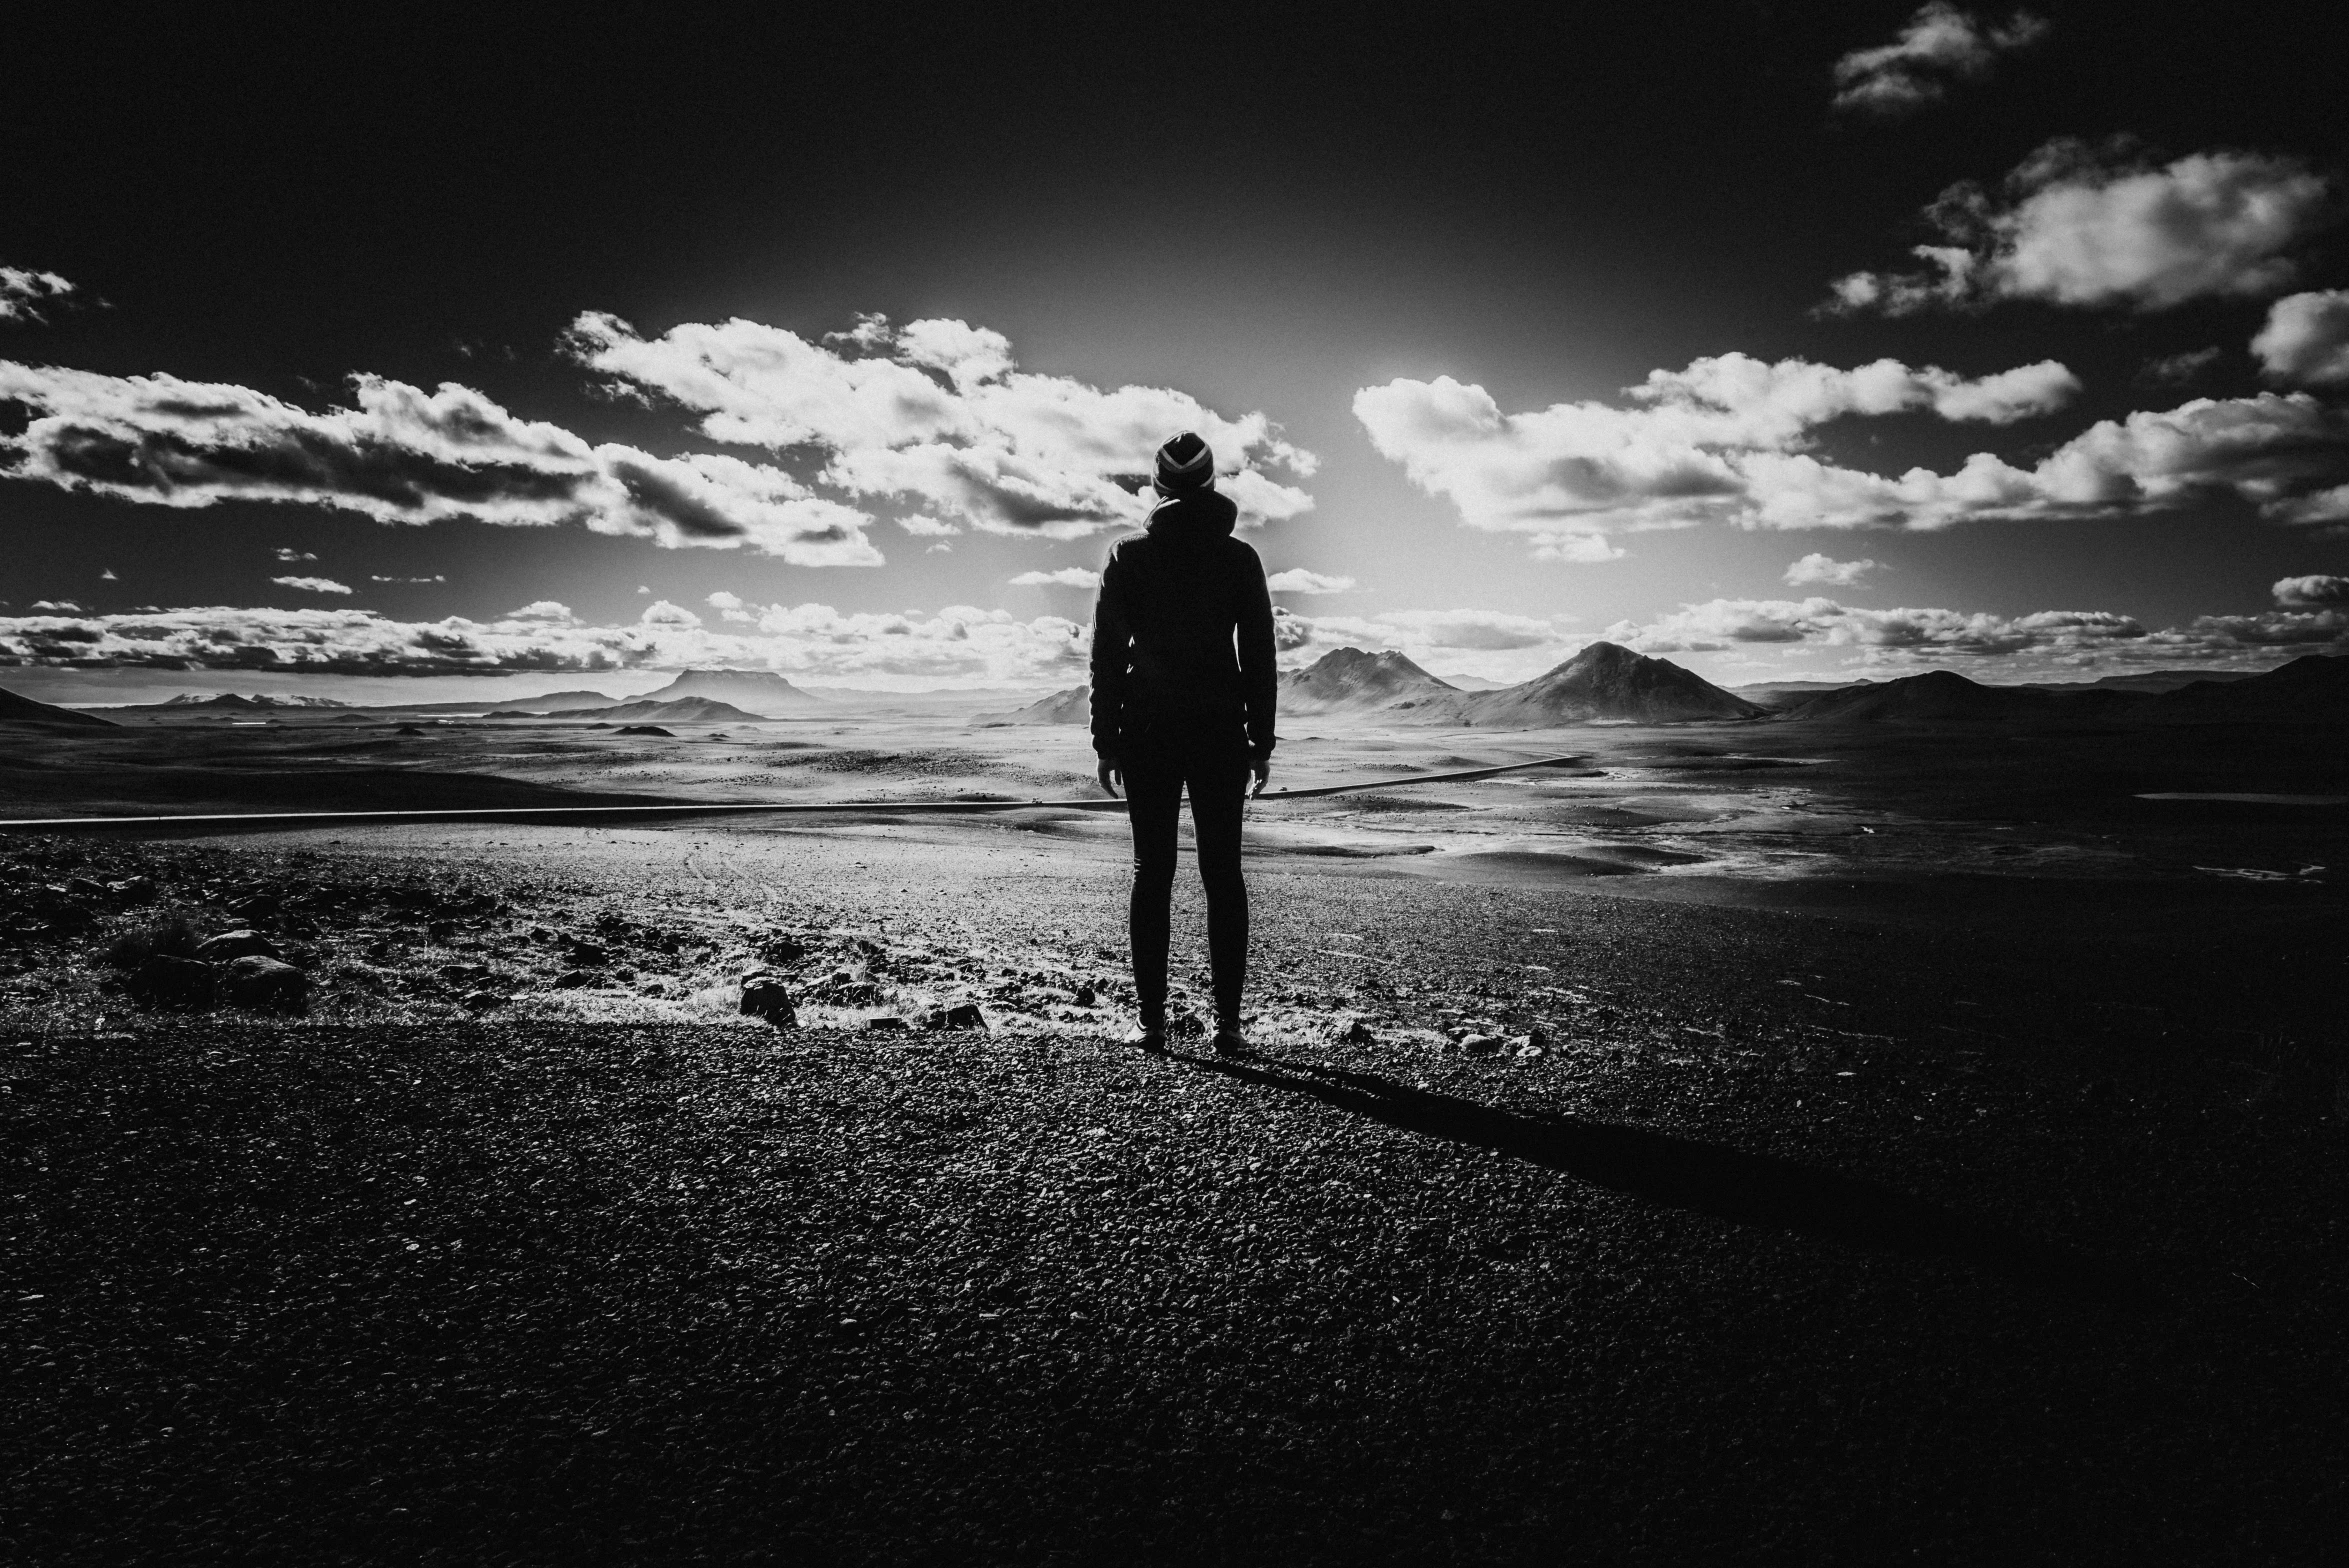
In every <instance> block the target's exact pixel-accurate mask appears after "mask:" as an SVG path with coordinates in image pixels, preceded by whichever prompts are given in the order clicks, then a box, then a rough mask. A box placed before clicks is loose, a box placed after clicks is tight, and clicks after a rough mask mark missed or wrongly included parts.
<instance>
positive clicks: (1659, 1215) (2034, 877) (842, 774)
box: [0, 704, 2349, 1564]
mask: <svg viewBox="0 0 2349 1568" xmlns="http://www.w3.org/2000/svg"><path fill="white" fill-rule="evenodd" d="M418 728H419V730H420V733H417V734H413V735H401V734H398V733H396V731H394V730H393V728H392V727H391V726H390V725H388V724H363V723H345V724H340V725H332V724H327V723H302V724H289V725H284V726H278V727H260V726H255V727H247V728H231V727H228V726H212V727H200V726H179V725H171V726H154V727H144V728H138V729H133V730H129V731H125V732H122V733H100V734H97V736H96V738H94V739H81V738H71V739H68V738H63V737H57V736H51V735H43V736H40V737H38V738H34V739H29V740H26V741H25V742H24V743H23V744H21V745H20V744H18V743H17V742H16V741H14V740H12V741H11V742H10V746H9V755H8V756H7V757H6V758H5V759H4V760H0V789H4V790H5V792H6V802H7V803H9V804H10V805H11V807H12V809H11V810H10V811H9V813H8V814H10V815H16V816H34V815H47V816H56V815H67V814H75V813H84V812H86V813H93V814H94V813H104V812H148V811H186V810H203V809H353V808H363V807H365V806H370V805H373V806H390V805H395V804H408V803H412V804H417V805H428V806H429V805H445V806H450V807H460V808H476V807H496V806H514V805H524V804H530V803H534V802H546V803H552V802H555V801H558V800H578V799H586V800H589V801H598V800H601V801H617V800H621V799H628V798H635V799H651V798H660V799H678V798H692V799H706V800H724V799H732V800H749V799H773V800H837V799H884V800H886V799H914V798H921V799H939V798H954V797H962V798H980V797H994V798H999V799H1006V800H1011V801H1028V800H1043V801H1054V800H1078V799H1081V798H1082V797H1084V796H1085V795H1086V794H1087V793H1088V792H1089V786H1090V767H1089V759H1088V757H1087V755H1086V753H1085V750H1084V742H1083V737H1082V735H1081V733H1079V732H1076V731H1073V730H1069V729H1065V728H1021V729H978V728H972V727H970V726H969V725H967V724H966V723H965V722H964V721H963V719H962V717H961V716H959V715H956V714H953V713H951V712H947V711H944V710H942V709H941V710H925V709H923V708H922V707H921V706H920V705H918V704H908V705H904V706H903V707H901V708H900V709H899V710H896V711H892V712H887V713H880V714H868V715H863V716H860V717H859V718H856V719H854V720H849V719H836V718H833V717H831V716H825V717H823V718H819V719H807V720H800V721H795V722H792V723H774V724H768V725H762V726H758V727H755V728H752V727H744V726H737V727H736V728H735V729H733V730H732V731H729V732H727V733H725V734H723V735H719V734H717V733H716V732H699V731H691V732H689V731H684V730H681V731H680V732H679V733H678V734H677V735H675V736H670V737H619V736H616V735H613V734H611V733H609V732H589V731H586V730H584V729H582V728H580V727H578V726H565V725H561V724H554V723H546V724H531V723H525V722H520V721H513V722H505V723H499V724H491V723H468V724H460V725H450V726H418ZM1286 728H1287V731H1288V733H1289V734H1290V735H1291V737H1292V738H1291V740H1290V741H1289V742H1288V743H1286V744H1285V745H1284V748H1283V751H1282V754H1281V757H1280V759H1279V761H1280V767H1279V773H1278V775H1277V776H1276V781H1275V782H1276V785H1278V784H1287V785H1291V786H1296V787H1304V786H1308V785H1313V784H1321V783H1334V782H1353V781H1359V780H1366V779H1389V778H1393V779H1399V780H1400V779H1407V777H1408V776H1409V775H1410V774H1413V773H1421V772H1436V771H1444V770H1446V769H1450V768H1463V767H1475V766H1492V765H1498V764H1502V763H1509V762H1517V761H1526V760H1532V759H1538V758H1565V759H1570V760H1566V761H1562V762H1558V763H1556V764H1555V765H1553V766H1550V767H1546V768H1541V769H1536V770H1529V771H1527V772H1523V773H1516V774H1510V775H1506V776H1504V777H1501V778H1498V779H1493V780H1488V781H1482V782H1475V783H1462V784H1452V785H1413V784H1409V783H1408V782H1402V783H1397V784H1396V785H1394V787H1392V788H1382V789H1379V790H1375V791H1371V792H1368V793H1360V794H1352V795H1342V796H1333V797H1326V798H1323V799H1320V800H1311V801H1307V800H1298V801H1290V802H1285V803H1283V802H1277V801H1272V800H1267V801H1265V802H1261V803H1259V804H1258V805H1256V806H1255V807H1253V808H1251V816H1250V828H1249V871H1250V883H1251V889H1252V895H1253V903H1254V911H1255V917H1256V921H1255V923H1256V935H1255V943H1254V955H1255V957H1254V971H1253V982H1252V988H1251V1008H1252V1013H1253V1017H1252V1019H1251V1022H1250V1032H1251V1035H1252V1038H1253V1039H1254V1040H1255V1041H1256V1042H1257V1045H1258V1047H1259V1055H1258V1056H1257V1058H1256V1059H1254V1060H1251V1061H1247V1062H1240V1063H1231V1062H1222V1061H1217V1060H1215V1059H1213V1058H1210V1057H1207V1056H1205V1055H1204V1054H1203V1053H1202V1052H1201V1050H1200V1048H1199V1041H1198V1040H1197V1039H1196V1038H1189V1037H1186V1038H1178V1039H1177V1040H1176V1041H1175V1050H1174V1053H1173V1054H1172V1055H1169V1056H1163V1057H1161V1056H1149V1055H1144V1054H1142V1053H1140V1052H1137V1051H1135V1050H1134V1049H1132V1048H1131V1047H1129V1046H1127V1045H1125V1044H1124V1043H1123V1040H1122V1036H1123V1034H1124V1032H1125V1030H1126V1029H1127V1028H1128V1027H1130V1024H1131V1013H1130V1010H1129V1008H1128V1006H1127V1003H1128V1002H1129V1001H1130V994H1129V993H1128V992H1127V991H1126V988H1125V975H1124V966H1123V957H1122V953H1123V948H1122V936H1123V933H1122V916H1123V904H1124V895H1125V886H1126V873H1125V869H1124V843H1123V834H1124V829H1123V823H1122V821H1121V820H1120V818H1119V817H1118V816H1117V815H1116V814H1115V812H1114V811H1109V812H1102V811H1095V810H1083V809H1076V808H1073V807H1055V806H1031V807H1025V808H1023V809H1019V810H1013V811H1007V812H1002V813H991V814H986V815H971V816H960V815H955V816H928V817H916V816H911V815H907V814H904V813H892V812H891V811H890V810H889V809H887V807H886V806H876V807H873V808H870V809H867V810H861V811H857V812H851V813H843V814H839V815H827V816H821V817H778V818H729V819H700V820H685V821H677V822H671V823H666V824H661V825H641V824H637V825H631V824H627V823H624V822H616V821H596V822H592V823H588V824H585V825H572V826H562V827H550V826H544V825H530V824H525V823H517V822H511V821H507V822H499V821H479V822H460V823H447V824H434V825H404V826H391V827H379V828H354V827H348V826H328V827H321V828H316V829H309V830H302V831H270V832H247V833H234V834H230V833H190V832H185V831H171V832H164V831H140V832H135V833H113V834H76V835H69V834H55V833H49V834H44V833H37V832H32V833H25V832H20V833H12V834H10V835H9V836H8V837H7V838H6V839H5V840H0V854H5V855H6V857H7V864H8V867H9V871H8V877H9V881H8V887H9V889H10V899H11V905H12V907H11V909H10V910H9V911H8V913H7V915H6V917H5V918H4V919H0V925H5V926H6V928H7V930H8V933H9V934H8V942H9V946H8V948H7V949H6V957H5V960H4V961H0V971H5V972H4V973H0V984H4V985H5V986H6V990H5V993H4V994H0V1019H4V1020H5V1021H6V1028H5V1030H0V1072H4V1073H5V1082H4V1083H0V1088H4V1089H5V1090H6V1093H5V1095H0V1117H5V1119H6V1134H5V1138H4V1140H0V1160H4V1161H5V1165H4V1166H0V1169H5V1171H6V1173H7V1180H6V1201H7V1208H8V1215H7V1218H8V1227H7V1234H8V1237H9V1240H8V1243H7V1246H6V1249H5V1259H6V1268H7V1278H6V1281H5V1283H6V1285H7V1287H8V1289H7V1292H6V1295H5V1298H0V1300H4V1302H5V1305H6V1308H7V1310H8V1311H9V1312H10V1313H11V1314H12V1315H13V1321H12V1323H11V1332H10V1335H9V1350H10V1365H9V1374H8V1375H9V1379H10V1385H9V1397H8V1407H7V1408H8V1415H7V1417H6V1419H5V1421H4V1422H0V1462H4V1464H5V1473H6V1475H7V1476H8V1478H9V1479H8V1483H7V1497H8V1503H7V1507H6V1509H5V1511H4V1512H0V1543H5V1545H6V1546H7V1547H8V1548H9V1549H10V1550H12V1551H13V1552H15V1553H17V1554H18V1555H20V1556H22V1558H23V1559H24V1560H26V1561H34V1562H42V1563H72V1562H91V1563H118V1562H150V1561H152V1562H169V1561H238V1562H252V1561H286V1562H303V1563H315V1562H329V1563H340V1562H348V1563H374V1562H403V1563H406V1562H448V1563H475V1562H566V1563H568V1562H584V1561H596V1562H602V1561H610V1562H630V1563H638V1562H644V1563H650V1562H769V1561H771V1562H787V1563H826V1562H844V1563H845V1562H857V1563H863V1562H907V1563H962V1562H973V1561H1005V1562H1069V1563H1093V1562H1101V1561H1120V1562H1170V1563H1190V1562H1230V1563H1258V1562H1279V1563H1304V1562H1333V1563H1336V1562H1364V1561H1395V1562H1413V1563H1418V1562H1464V1563H1498V1562H1529V1563H1530V1562H1544V1563H1550V1562H1568V1563H1573V1562H1590V1563H1607V1562H1653V1563H1674V1564H1678V1563H1690V1562H1778V1561H1784V1562H1804V1563H1821V1562H1871V1563H1872V1562H1883V1561H1917V1562H1951V1563H1977V1562H1978V1563H2010V1562H2036V1561H2043V1562H2063V1563H2100V1562H2145V1561H2153V1560H2172V1561H2195V1562H2206V1563H2217V1562H2245V1563H2254V1562H2256V1563H2271V1562H2299V1561H2317V1560H2322V1559H2323V1557H2324V1556H2325V1555H2327V1552H2328V1549H2329V1548H2336V1547H2337V1546H2338V1544H2339V1543H2340V1542H2341V1541H2342V1540H2343V1539H2344V1538H2345V1535H2344V1531H2345V1530H2349V1420H2345V1418H2344V1414H2343V1412H2344V1410H2349V1398H2345V1395H2349V1388H2345V1387H2344V1382H2345V1379H2349V1373H2345V1372H2344V1368H2349V1357H2345V1356H2344V1350H2349V1344H2345V1340H2349V1331H2345V1329H2344V1325H2345V1324H2349V1247H2345V1246H2344V1242H2345V1241H2349V1236H2345V1234H2344V1230H2345V1226H2349V1222H2345V1220H2344V1215H2345V1214H2349V1201H2345V1200H2349V1171H2345V1166H2344V1154H2345V1153H2349V1149H2345V1147H2344V1138H2345V1134H2349V1079H2345V1078H2344V1076H2343V1074H2344V1070H2345V1069H2349V1056H2345V1048H2344V1039H2343V1026H2342V1023H2341V1011H2340V997H2341V995H2342V990H2343V984H2342V983H2343V980H2344V978H2349V974H2345V964H2349V926H2345V925H2344V922H2343V918H2342V917H2343V915H2344V913H2349V911H2345V910H2344V907H2343V906H2344V899H2343V897H2342V893H2341V889H2342V887H2343V885H2344V874H2345V873H2349V806H2345V805H2344V803H2343V799H2342V791H2343V785H2342V782H2341V779H2342V769H2341V767H2340V764H2339V760H2338V733H2337V731H2336V730H2332V729H2328V728H2327V727H2324V726H2309V727H2306V728H2305V729H2301V728H2275V729H2261V730H2250V729H2241V728H2232V727H2177V728H2173V729H2164V730H2160V731H2149V730H2113V731H2107V732H2063V733H2059V732H2050V731H2045V730H2027V729H2011V728H2006V727H2001V726H1995V725H1984V726H1953V727H1951V728H1949V729H1945V730H1939V731H1931V732H1927V731H1908V730H1901V729H1896V728H1889V727H1887V728H1870V727H1862V726H1852V727H1845V728H1841V729H1833V728H1827V727H1823V726H1802V725H1793V724H1783V723H1780V724H1772V723H1751V724H1735V725H1689V726H1675V727H1670V728H1655V729H1640V728H1630V727H1623V728H1616V727H1596V728H1579V729H1570V730H1559V731H1551V732H1544V733H1538V734H1533V733H1523V732H1502V733H1486V732H1475V731H1444V732H1428V731H1416V732H1415V731H1410V730H1402V729H1378V728H1372V727H1368V726H1364V725H1360V724H1351V725H1349V724H1348V723H1347V722H1345V721H1341V720H1337V719H1331V720H1327V721H1316V720H1311V719H1306V720H1298V721H1292V722H1291V723H1289V724H1288V725H1287V726H1286ZM172 918H185V919H186V920H188V921H189V922H190V923H191V924H192V925H193V926H194V927H195V928H196V929H197V930H198V932H199V933H200V934H209V933H212V932H218V931H225V930H230V929H235V928H250V929H254V930H256V931H259V932H261V933H262V934H263V935H264V936H266V937H267V938H268V939H269V940H270V941H271V942H272V943H273V944H274V945H275V946H277V948H278V949H279V950H280V951H281V952H283V953H284V954H285V955H286V956H287V957H288V958H289V959H290V960H292V961H294V962H296V963H297V964H298V965H300V966H301V967H302V968H303V969H304V970H305V971H306V972H307V973H308V974H309V976H310V978H311V981H312V986H313V990H312V998H311V1004H310V1007H309V1009H308V1011H307V1013H306V1014H304V1015H302V1016H299V1017H290V1018H289V1017H278V1016H269V1015H261V1014H250V1013H244V1012H240V1011H236V1010H225V1009H222V1010H200V1011H187V1010H178V1011H174V1010H166V1009H159V1008H154V1007H149V1006H146V1005H144V1004H141V1003H139V1002H137V1001H136V1000H134V999H133V998H131V997H129V996H127V995H125V994H124V993H123V992H122V990H121V989H120V982H119V979H118V978H116V976H115V971H114V970H113V969H111V968H110V966H109V964H108V962H107V958H106V953H107V950H108V947H109V945H110V944H111V943H112V942H114V941H115V940H116V939H117V938H119V937H121V936H123V935H125V934H126V933H132V932H137V931H141V930H148V929H152V928H153V927H154V926H156V925H157V924H158V923H160V922H164V921H167V920H169V919H172ZM1176 940H1177V957H1178V982H1179V984H1180V986H1181V987H1182V988H1183V989H1182V994H1183V995H1184V996H1185V997H1188V998H1192V999H1195V998H1197V997H1199V996H1201V995H1203V994H1204V990H1205V976H1204V973H1203V971H1202V969H1201V963H1202V962H1203V957H1204V952H1203V943H1202V941H1201V930H1200V910H1199V905H1198V898H1197V893H1196V887H1195V884H1189V883H1186V884H1184V885H1180V886H1178V893H1177V936H1176ZM759 972H764V973H768V974H772V975H774V976H776V977H778V978H780V979H782V980H783V981H784V983H785V984H786V985H787V986H788V987H789V988H790V989H791V990H792V992H793V993H794V994H795V995H796V996H797V997H798V998H799V1004H800V1005H799V1007H798V1025H797V1026H796V1027H788V1028H779V1027H776V1026H774V1025H771V1024H769V1023H767V1022H765V1021H762V1020H759V1019H754V1018H746V1017H744V1016H743V1015H741V1014H740V1013H739V1012H738V1011H737V1010H736V1007H737V999H738V997H739V994H740V983H741V980H742V977H743V976H744V975H745V974H746V973H759ZM970 1003H975V1004H976V1005H977V1006H978V1007H979V1009H980V1010H981V1013H982V1014H983V1015H984V1017H985V1020H986V1027H985V1028H984V1029H972V1028H968V1027H932V1024H933V1023H939V1024H943V1023H944V1021H945V1014H946V1013H947V1011H949V1010H950V1009H952V1008H953V1007H955V1006H957V1005H962V1004H970Z"/></svg>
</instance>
